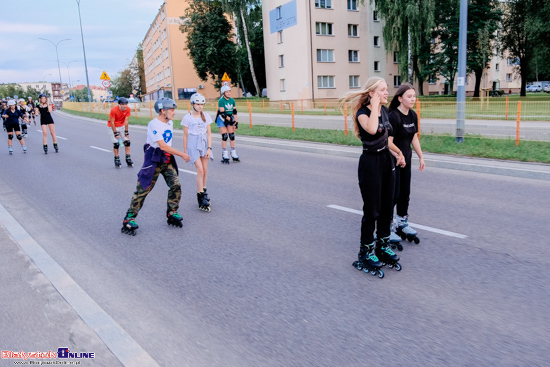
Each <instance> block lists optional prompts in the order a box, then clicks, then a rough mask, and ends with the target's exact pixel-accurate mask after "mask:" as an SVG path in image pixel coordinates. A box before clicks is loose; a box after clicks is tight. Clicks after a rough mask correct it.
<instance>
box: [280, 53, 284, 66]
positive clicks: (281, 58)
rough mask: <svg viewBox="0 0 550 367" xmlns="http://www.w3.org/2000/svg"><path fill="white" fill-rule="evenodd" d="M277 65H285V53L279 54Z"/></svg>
mask: <svg viewBox="0 0 550 367" xmlns="http://www.w3.org/2000/svg"><path fill="white" fill-rule="evenodd" d="M279 67H280V68H284V67H285V55H279Z"/></svg>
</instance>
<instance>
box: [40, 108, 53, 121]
mask: <svg viewBox="0 0 550 367" xmlns="http://www.w3.org/2000/svg"><path fill="white" fill-rule="evenodd" d="M38 111H40V123H41V124H53V118H52V115H51V114H50V111H49V110H48V106H46V107H42V106H41V105H38Z"/></svg>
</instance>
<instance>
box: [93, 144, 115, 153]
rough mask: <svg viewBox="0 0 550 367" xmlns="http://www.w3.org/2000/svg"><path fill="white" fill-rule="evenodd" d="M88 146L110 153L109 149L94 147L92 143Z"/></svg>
mask: <svg viewBox="0 0 550 367" xmlns="http://www.w3.org/2000/svg"><path fill="white" fill-rule="evenodd" d="M90 148H92V149H97V150H101V151H102V152H107V153H110V152H111V151H110V150H108V149H103V148H98V147H94V146H93V145H90Z"/></svg>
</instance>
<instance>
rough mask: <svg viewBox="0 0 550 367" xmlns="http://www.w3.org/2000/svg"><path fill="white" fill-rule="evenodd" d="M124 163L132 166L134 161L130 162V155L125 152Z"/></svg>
mask: <svg viewBox="0 0 550 367" xmlns="http://www.w3.org/2000/svg"><path fill="white" fill-rule="evenodd" d="M126 164H127V165H128V167H133V166H134V162H132V157H130V154H126Z"/></svg>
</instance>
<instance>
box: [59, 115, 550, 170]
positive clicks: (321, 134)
mask: <svg viewBox="0 0 550 367" xmlns="http://www.w3.org/2000/svg"><path fill="white" fill-rule="evenodd" d="M63 111H64V112H67V113H71V114H74V115H78V116H85V117H91V118H97V119H100V120H104V121H105V122H106V121H107V116H106V115H105V114H100V113H90V112H78V111H72V110H67V109H63ZM149 121H150V119H149V118H148V117H138V118H136V117H134V116H132V117H131V118H130V123H131V124H135V125H147V124H148V123H149ZM211 126H212V133H216V134H217V133H219V130H218V127H217V126H216V125H215V124H212V125H211ZM174 128H175V129H181V126H179V124H174ZM237 135H246V136H261V137H269V138H277V139H288V140H302V141H311V142H319V143H331V144H339V145H352V146H361V142H360V141H359V139H357V138H356V137H355V135H354V132H353V129H351V130H350V131H349V133H348V135H345V134H344V132H343V131H340V130H325V129H301V128H297V129H296V130H295V131H292V128H291V127H278V126H266V125H254V128H252V129H250V128H249V126H248V125H246V124H240V126H239V129H238V130H237ZM420 144H421V145H422V150H423V151H424V152H429V153H440V154H453V155H461V156H469V157H479V158H493V159H505V160H515V161H522V162H540V163H550V154H548V152H549V151H550V143H546V142H536V141H520V143H519V146H517V147H516V143H515V140H513V139H488V138H483V137H481V136H478V135H467V136H466V137H465V139H464V142H463V143H456V142H455V138H454V137H453V136H449V135H427V134H423V135H422V136H421V139H420Z"/></svg>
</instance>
